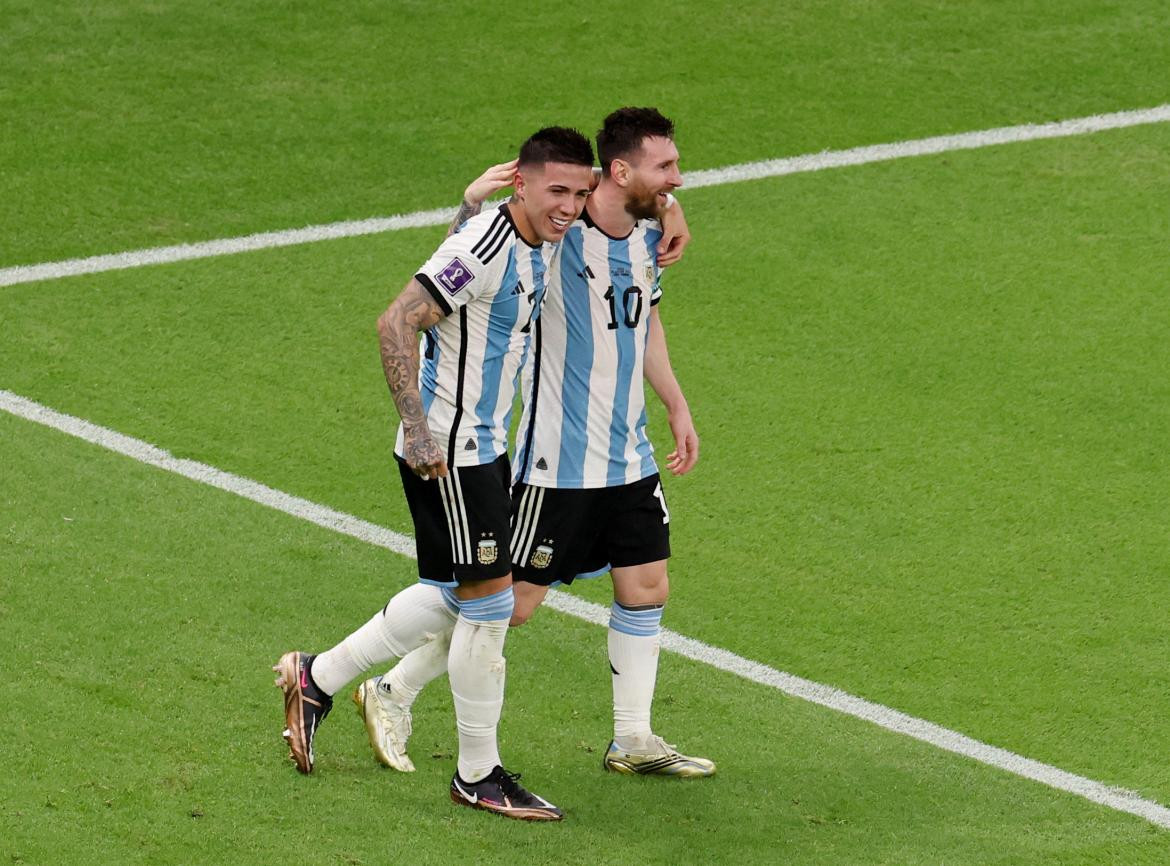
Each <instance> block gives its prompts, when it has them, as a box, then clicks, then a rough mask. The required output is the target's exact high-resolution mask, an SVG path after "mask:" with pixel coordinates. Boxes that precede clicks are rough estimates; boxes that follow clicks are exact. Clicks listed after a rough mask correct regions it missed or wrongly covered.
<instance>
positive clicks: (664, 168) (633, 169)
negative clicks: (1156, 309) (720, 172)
mask: <svg viewBox="0 0 1170 866" xmlns="http://www.w3.org/2000/svg"><path fill="white" fill-rule="evenodd" d="M629 165H630V182H629V185H628V186H627V187H626V211H628V212H629V213H630V215H631V216H634V217H637V218H638V219H649V218H651V217H656V216H658V214H659V212H660V211H661V210H662V208H663V207H665V206H666V194H667V193H668V192H670V191H671V190H675V189H678V188H679V187H680V186H682V183H683V179H682V174H680V173H679V170H678V148H677V147H675V146H674V142H673V141H671V140H670V139H669V138H662V137H660V136H654V137H653V138H644V139H642V147H641V149H640V150H639V151H638V153H636V154H634V156H633V158H632V159H630V160H629Z"/></svg>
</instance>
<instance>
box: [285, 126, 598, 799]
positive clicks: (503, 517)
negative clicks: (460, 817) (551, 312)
mask: <svg viewBox="0 0 1170 866" xmlns="http://www.w3.org/2000/svg"><path fill="white" fill-rule="evenodd" d="M592 165H593V151H592V148H591V147H590V145H589V142H588V140H587V139H586V138H584V136H582V135H581V134H580V133H578V132H576V131H575V130H571V129H564V128H559V127H551V128H547V129H542V130H540V131H539V132H537V133H536V134H535V135H533V136H532V137H531V138H529V139H528V141H526V142H525V143H524V145H523V146H522V147H521V149H520V157H519V166H518V171H517V174H516V190H515V191H516V195H515V196H514V197H513V199H512V201H510V202H508V203H505V204H502V205H500V206H499V207H498V208H496V209H494V210H491V211H489V212H487V213H484V214H481V215H479V216H476V217H475V218H474V219H472V220H470V221H468V222H467V224H466V225H465V226H464V227H463V230H462V231H460V232H459V233H458V234H454V235H451V236H449V237H448V238H447V240H446V241H444V243H443V244H442V245H441V246H440V247H439V249H438V250H437V251H436V252H435V254H434V255H433V256H432V257H431V258H430V260H429V261H427V263H426V264H425V265H423V267H422V268H421V269H420V270H419V271H418V273H417V274H416V275H415V276H414V278H413V279H412V280H411V281H410V282H409V283H408V284H407V286H406V288H405V289H404V290H403V292H402V294H400V295H399V296H398V298H397V299H396V300H395V301H394V302H393V303H392V304H391V305H390V307H389V309H387V310H386V312H385V313H384V314H383V315H382V317H381V318H380V319H379V321H378V334H379V338H380V347H381V354H382V365H383V368H384V370H385V373H386V381H387V383H388V384H389V386H390V391H391V393H392V394H393V397H394V404H395V406H396V407H397V409H398V414H399V415H400V417H401V419H402V423H401V425H400V426H399V429H398V437H397V443H396V446H395V455H396V457H397V460H398V465H399V470H400V474H401V477H402V485H403V489H404V491H405V493H406V499H407V503H408V504H409V506H410V512H411V517H412V519H413V522H414V529H415V542H416V546H417V550H418V569H419V578H420V583H418V584H416V585H414V586H411V587H409V588H407V589H405V590H403V591H401V592H399V593H398V594H397V595H395V596H394V597H393V598H392V599H390V601H389V602H388V603H387V605H386V606H385V607H384V608H383V609H382V610H380V611H379V612H378V613H376V614H375V615H374V617H373V618H372V619H371V620H370V621H369V622H368V623H366V624H365V625H364V626H362V627H361V628H359V629H358V630H357V631H355V632H353V633H352V634H351V635H349V636H348V637H347V638H345V640H343V641H342V642H341V643H340V644H338V645H337V646H335V647H333V648H332V649H330V650H328V651H327V652H323V653H321V654H320V655H316V656H314V655H308V654H306V653H303V652H299V651H293V652H289V653H286V654H285V655H284V656H283V657H282V658H281V659H280V661H279V663H278V664H277V665H276V666H275V667H274V668H273V669H274V670H275V671H277V673H278V677H277V681H276V683H277V685H278V686H280V687H281V688H282V689H283V691H284V696H285V721H286V724H287V731H286V734H285V736H286V738H287V740H288V743H289V747H290V749H291V751H292V758H293V759H294V761H295V762H296V765H297V769H298V770H300V771H301V772H302V773H309V772H311V771H312V769H313V763H314V755H313V739H314V736H315V734H316V731H317V728H318V726H319V725H320V723H321V721H322V720H323V719H324V718H325V716H326V715H327V714H328V712H329V710H330V708H331V707H332V702H333V699H332V696H333V695H334V694H336V693H337V691H338V690H339V689H341V688H343V687H344V686H345V685H346V684H347V683H349V682H350V681H351V680H353V679H354V678H355V677H357V676H359V675H361V674H362V673H364V672H365V671H367V670H369V669H370V668H371V667H373V666H375V665H378V664H381V663H384V662H386V661H389V660H390V659H392V658H400V657H402V656H403V655H405V654H406V653H408V652H410V651H411V650H413V649H415V648H416V647H418V646H420V645H421V644H423V643H424V642H426V641H427V640H428V639H431V638H433V637H434V635H436V634H446V633H449V634H450V648H449V652H450V659H449V663H447V664H446V666H445V667H446V669H447V670H448V671H449V674H450V683H451V694H452V696H453V698H454V704H455V718H456V722H457V728H458V734H459V757H458V766H457V769H456V772H455V775H454V777H453V778H452V780H451V788H450V795H451V798H452V799H453V800H454V801H455V802H456V803H459V804H462V805H466V806H471V807H474V808H478V809H486V810H489V811H493V812H496V813H498V814H502V815H505V816H507V817H511V818H520V819H526V820H539V821H555V820H559V819H560V818H561V817H562V813H561V810H560V809H558V808H557V807H556V806H554V805H552V804H551V803H549V802H548V801H547V800H544V799H543V798H541V797H538V796H536V795H534V794H532V793H530V792H529V791H527V790H525V789H524V788H523V787H521V785H520V784H519V783H518V781H517V780H518V778H519V774H516V773H509V772H508V771H507V770H505V769H504V768H503V766H502V763H501V760H500V755H499V751H498V747H497V741H496V727H497V724H498V722H499V718H500V712H501V709H502V706H503V699H504V656H503V646H504V638H505V635H506V634H507V631H508V622H509V620H510V618H511V616H512V613H513V609H514V597H513V592H512V575H511V560H510V558H509V556H508V541H509V531H510V530H509V517H510V491H509V464H508V456H507V431H508V418H509V415H510V413H511V409H512V402H513V397H514V395H515V388H516V379H517V374H518V371H519V368H520V366H521V363H522V357H521V355H522V353H523V351H524V349H525V347H526V346H527V345H528V332H529V330H530V329H531V327H532V323H533V321H535V320H536V317H537V313H538V311H539V309H540V305H541V303H542V301H543V298H544V293H545V287H546V280H547V276H548V271H549V266H550V263H551V260H552V257H553V255H554V253H555V251H556V249H557V244H558V243H559V242H560V241H561V240H562V239H563V238H564V235H565V232H566V231H567V230H568V228H569V226H570V225H572V224H573V222H574V221H575V220H576V219H577V217H578V216H579V215H580V213H581V208H582V207H583V205H584V203H585V199H586V197H587V196H588V195H589V191H590V188H591V186H592ZM419 331H422V332H424V336H423V340H422V342H423V344H424V346H423V348H422V351H421V358H422V360H421V364H420V346H419V338H418V332H419Z"/></svg>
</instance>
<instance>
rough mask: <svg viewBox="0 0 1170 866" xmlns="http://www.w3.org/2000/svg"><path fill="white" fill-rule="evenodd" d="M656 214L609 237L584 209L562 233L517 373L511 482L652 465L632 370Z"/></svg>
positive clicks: (609, 474)
mask: <svg viewBox="0 0 1170 866" xmlns="http://www.w3.org/2000/svg"><path fill="white" fill-rule="evenodd" d="M661 237H662V229H661V226H660V225H659V223H658V222H657V221H656V220H640V221H639V222H638V223H637V225H636V226H635V227H634V230H633V231H632V232H631V233H630V235H629V236H628V237H625V238H611V237H610V236H609V235H607V234H605V232H603V231H602V230H601V229H600V228H598V227H597V226H596V225H594V223H593V221H592V220H591V219H590V218H589V214H588V212H587V211H585V212H583V213H582V214H581V218H580V219H578V220H577V221H576V222H575V223H573V225H572V226H571V227H570V228H569V231H568V232H567V233H566V234H565V238H564V240H562V241H561V244H560V247H561V248H560V255H559V258H558V259H557V260H555V261H554V263H553V271H552V273H551V275H550V277H549V281H548V294H547V297H546V298H545V304H544V311H543V312H542V313H541V315H540V318H539V319H538V320H537V323H536V326H535V329H534V335H533V346H532V350H531V353H530V356H529V358H528V359H527V360H526V362H525V365H524V371H523V379H522V381H523V385H522V389H523V390H522V393H523V395H524V412H523V414H522V416H521V418H520V426H519V428H518V430H517V433H516V460H515V466H514V478H516V479H518V480H522V481H524V482H526V483H528V484H532V485H534V486H537V487H561V488H587V487H615V486H618V485H621V484H632V483H633V482H635V481H640V480H641V479H643V478H646V477H647V476H649V475H653V474H654V473H655V472H657V471H658V467H657V466H656V465H655V463H654V456H653V451H654V448H653V446H652V445H651V444H650V440H649V439H648V438H647V436H646V397H645V392H644V389H643V380H642V366H643V359H644V357H645V352H646V341H647V338H648V336H649V333H650V329H649V323H650V307H651V306H652V305H654V304H656V303H658V300H659V297H660V296H661V294H662V290H661V287H660V286H659V280H658V275H659V269H658V254H657V252H656V250H655V247H656V246H657V244H658V241H659V239H660V238H661Z"/></svg>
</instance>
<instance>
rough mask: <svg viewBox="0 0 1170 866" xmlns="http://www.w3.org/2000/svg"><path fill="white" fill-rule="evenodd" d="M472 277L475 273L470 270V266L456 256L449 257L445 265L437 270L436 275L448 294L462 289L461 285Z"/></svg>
mask: <svg viewBox="0 0 1170 866" xmlns="http://www.w3.org/2000/svg"><path fill="white" fill-rule="evenodd" d="M474 279H475V274H473V273H472V272H471V268H469V267H467V265H465V264H463V262H461V261H459V259H458V258H454V259H451V261H450V262H449V263H448V264H447V267H445V268H443V270H441V271H439V276H438V280H439V283H440V284H442V286H443V288H444V289H446V290H447V294H449V295H457V294H459V293H460V292H461V291H463V287H464V286H466V285H467V284H468V283H470V282H471V281H472V280H474Z"/></svg>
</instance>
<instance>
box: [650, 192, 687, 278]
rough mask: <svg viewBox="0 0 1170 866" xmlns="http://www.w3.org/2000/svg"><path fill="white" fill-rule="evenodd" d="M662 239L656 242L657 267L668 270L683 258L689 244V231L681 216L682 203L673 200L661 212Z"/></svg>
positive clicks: (682, 215) (684, 216)
mask: <svg viewBox="0 0 1170 866" xmlns="http://www.w3.org/2000/svg"><path fill="white" fill-rule="evenodd" d="M661 221H662V239H661V240H659V241H658V267H660V268H668V267H670V266H671V265H673V264H674V263H675V262H677V261H678V260H679V259H681V258H682V256H683V250H685V249H686V248H687V244H689V243H690V242H691V230H690V228H688V227H687V218H686V215H685V214H683V209H682V202H680V201H678V200H677V199H676V200H675V202H674V204H673V205H672V206H671V207H668V208H666V209H665V210H664V211H663V212H662V220H661Z"/></svg>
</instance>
